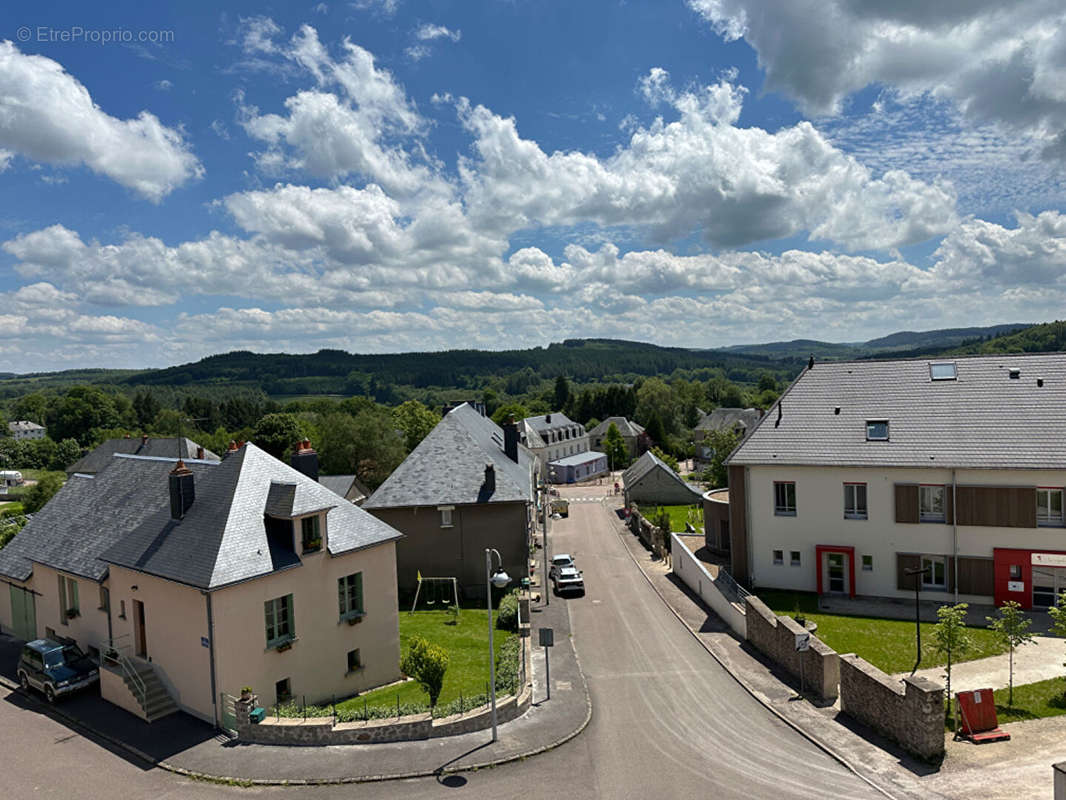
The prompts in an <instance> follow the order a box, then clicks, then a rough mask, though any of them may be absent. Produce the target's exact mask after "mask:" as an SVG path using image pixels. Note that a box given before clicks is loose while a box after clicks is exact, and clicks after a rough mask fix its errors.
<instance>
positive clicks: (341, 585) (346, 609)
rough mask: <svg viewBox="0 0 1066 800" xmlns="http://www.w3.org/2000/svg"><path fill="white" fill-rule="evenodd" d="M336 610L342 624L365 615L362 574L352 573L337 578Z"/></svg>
mask: <svg viewBox="0 0 1066 800" xmlns="http://www.w3.org/2000/svg"><path fill="white" fill-rule="evenodd" d="M353 588H354V593H355V594H356V598H355V602H353V599H352V594H353ZM337 610H338V611H339V612H340V619H341V621H342V622H343V621H344V620H348V619H355V618H356V617H361V616H363V615H364V614H366V608H365V600H364V599H363V573H362V572H353V573H352V574H351V575H344V576H342V577H340V578H337Z"/></svg>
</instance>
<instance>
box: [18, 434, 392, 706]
mask: <svg viewBox="0 0 1066 800" xmlns="http://www.w3.org/2000/svg"><path fill="white" fill-rule="evenodd" d="M294 465H295V466H296V467H299V468H298V469H297V468H294V467H290V466H289V465H287V464H284V463H283V462H281V461H279V460H277V459H276V458H274V457H273V456H271V455H269V454H267V453H265V452H264V451H262V450H260V449H259V448H258V447H256V446H255V445H254V444H246V445H243V446H240V447H238V446H237V445H233V447H232V448H231V450H230V451H229V452H228V453H227V454H226V457H225V458H224V459H222V460H221V461H209V460H199V459H192V460H189V461H184V460H179V459H174V458H160V457H153V456H134V455H126V454H116V455H115V456H113V457H112V458H111V461H110V463H109V464H108V466H106V467H104V468H103V469H101V470H100V471H99V472H98V473H97V474H96V475H95V476H89V475H83V474H76V475H74V476H73V477H71V479H70V480H69V481H68V482H67V483H66V485H65V486H64V487H63V488H62V489H60V491H59V492H58V493H57V494H56V495H55V497H54V498H53V499H52V500H51V502H49V503H48V504H47V505H46V506H45V507H44V508H43V509H42V510H41V511H40V512H39V513H37V514H35V515H34V518H33V520H32V521H31V522H30V523H29V524H27V525H26V527H25V528H23V530H22V531H21V532H20V533H19V534H18V535H17V536H16V537H15V538H14V539H13V540H12V541H11V542H10V543H9V544H8V545H7V547H5V548H4V549H3V550H0V580H3V582H4V583H5V584H7V585H6V586H5V587H4V591H2V592H0V627H2V629H3V631H4V632H5V633H10V634H12V635H14V636H15V637H17V638H20V639H33V638H38V637H48V638H58V637H64V638H70V639H73V640H74V641H76V642H77V643H78V644H79V645H81V646H82V647H83V648H84V649H86V650H88V652H89V653H90V654H92V655H95V656H97V657H101V656H102V657H103V662H104V663H103V664H102V668H101V687H100V690H101V694H102V696H103V697H104V698H105V699H107V700H109V701H111V702H113V703H115V704H117V705H119V706H121V707H123V708H125V709H127V710H128V711H130V712H131V713H134V714H136V715H138V716H140V717H142V718H143V719H146V720H149V721H151V720H153V719H157V718H158V717H160V716H163V715H165V714H167V713H170V712H172V711H174V710H178V709H180V710H183V711H186V712H188V713H189V714H192V715H194V716H196V717H199V718H200V719H203V720H206V721H209V722H215V723H217V724H221V723H222V721H223V720H222V717H223V714H224V713H225V704H224V703H223V702H222V699H221V698H222V696H223V694H229V695H236V694H239V692H240V690H241V688H242V687H243V686H245V685H250V686H252V687H254V688H255V690H256V691H257V692H258V693H259V695H260V697H261V699H262V700H263V702H264V703H270V704H272V703H274V702H281V701H284V700H286V699H287V698H290V697H306V698H307V700H308V702H311V701H312V699H314V700H316V701H321V700H322V699H324V698H330V697H345V696H349V695H351V694H354V693H356V692H359V691H363V690H366V689H369V688H371V687H374V686H378V685H380V684H384V683H388V682H390V681H392V680H395V679H397V678H398V677H399V626H398V611H397V597H396V579H395V578H396V567H395V563H396V561H395V547H396V542H397V540H399V539H400V538H401V534H400V533H399V532H397V531H396V530H394V529H393V528H390V527H389V526H388V525H386V524H384V523H383V522H381V521H380V520H378V519H376V518H375V517H373V516H371V515H370V514H367V513H366V512H364V511H362V510H361V509H360V508H358V507H356V506H355V505H353V504H352V503H350V502H348V501H346V500H344V499H343V498H341V497H339V496H337V495H336V494H334V493H333V492H331V491H329V490H328V489H327V488H325V487H323V486H321V485H320V484H318V483H317V482H316V481H315V480H314V479H313V478H312V477H310V476H309V475H313V474H315V473H316V472H317V456H316V455H315V453H314V451H313V450H312V449H311V448H310V444H309V443H307V442H304V443H302V444H301V446H300V447H299V448H298V450H297V452H296V455H295V456H294Z"/></svg>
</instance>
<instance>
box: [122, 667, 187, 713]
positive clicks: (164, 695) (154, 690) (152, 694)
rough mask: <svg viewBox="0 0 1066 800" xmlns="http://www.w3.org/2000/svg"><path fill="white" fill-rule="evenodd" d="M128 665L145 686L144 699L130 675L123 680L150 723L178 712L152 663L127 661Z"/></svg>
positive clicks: (126, 675) (139, 688)
mask: <svg viewBox="0 0 1066 800" xmlns="http://www.w3.org/2000/svg"><path fill="white" fill-rule="evenodd" d="M126 664H127V665H128V667H129V669H130V670H132V671H133V672H136V674H137V677H138V678H139V679H140V683H141V684H142V685H143V686H144V697H143V698H142V697H141V687H140V686H138V685H137V681H136V680H134V679H133V678H132V677H131V676H130V675H129V674H123V676H122V680H123V681H124V682H125V684H126V688H127V689H129V690H130V694H132V695H133V697H134V699H135V700H136V701H137V704H138V705H139V706H140V707H141V710H142V711H143V712H144V718H145V719H146V720H147V721H148V722H155V721H156V720H157V719H162V718H163V717H165V716H167V715H169V714H173V713H174V712H175V711H177V710H178V706H177V703H175V702H174V698H172V697H171V696H170V692H168V691H167V687H166V686H164V685H163V682H162V681H161V680H159V676H158V675H157V674H156V672H155V668H154V667H153V666H152V665H151V664H150V663H148V662H147V661H141V660H139V659H136V660H135V659H127V661H126Z"/></svg>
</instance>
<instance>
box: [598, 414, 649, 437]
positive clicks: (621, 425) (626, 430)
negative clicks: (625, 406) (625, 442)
mask: <svg viewBox="0 0 1066 800" xmlns="http://www.w3.org/2000/svg"><path fill="white" fill-rule="evenodd" d="M612 422H613V423H614V424H615V425H616V426H617V427H618V432H619V433H620V434H622V436H625V437H628V438H636V437H637V436H640V434H642V433H644V428H643V427H641V426H640V425H638V424H637V423H635V422H632V421H630V420H628V419H626V418H625V417H607V419H605V420H604V421H603V422H601V423H600V424H599V425H597V426H596V427H595V428H593V429H592V430H591V431H589V436H606V435H607V429H608V428H610V427H611V423H612Z"/></svg>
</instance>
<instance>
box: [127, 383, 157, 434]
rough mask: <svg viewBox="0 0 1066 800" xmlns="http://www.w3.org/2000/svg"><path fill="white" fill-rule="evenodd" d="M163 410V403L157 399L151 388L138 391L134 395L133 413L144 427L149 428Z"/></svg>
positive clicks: (138, 422)
mask: <svg viewBox="0 0 1066 800" xmlns="http://www.w3.org/2000/svg"><path fill="white" fill-rule="evenodd" d="M162 410H163V405H162V403H160V402H159V401H158V400H156V399H155V395H154V394H152V390H151V389H144V390H143V391H138V392H137V394H135V395H134V396H133V414H134V416H135V417H136V418H137V424H138V425H140V426H141V427H142V428H147V427H149V426H150V425H151V424H152V423H153V422H155V418H156V417H157V416H159V412H160V411H162Z"/></svg>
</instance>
